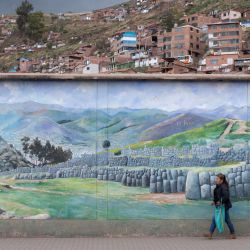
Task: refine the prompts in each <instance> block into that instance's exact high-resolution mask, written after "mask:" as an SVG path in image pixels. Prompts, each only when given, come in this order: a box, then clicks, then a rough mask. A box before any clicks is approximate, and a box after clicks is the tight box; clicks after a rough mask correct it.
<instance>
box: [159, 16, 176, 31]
mask: <svg viewBox="0 0 250 250" xmlns="http://www.w3.org/2000/svg"><path fill="white" fill-rule="evenodd" d="M161 25H162V26H163V27H164V28H165V29H166V31H167V32H170V31H171V30H172V28H173V27H174V25H175V18H174V16H173V13H172V12H170V11H169V12H167V13H166V14H165V15H164V16H163V17H162V19H161Z"/></svg>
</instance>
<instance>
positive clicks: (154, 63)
mask: <svg viewBox="0 0 250 250" xmlns="http://www.w3.org/2000/svg"><path fill="white" fill-rule="evenodd" d="M158 66H159V57H157V56H155V57H148V58H141V59H137V60H135V68H139V67H158Z"/></svg>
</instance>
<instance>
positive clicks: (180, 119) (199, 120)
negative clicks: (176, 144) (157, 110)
mask: <svg viewBox="0 0 250 250" xmlns="http://www.w3.org/2000/svg"><path fill="white" fill-rule="evenodd" d="M209 121H211V120H210V119H208V118H205V117H202V116H198V115H194V114H191V113H187V114H180V115H178V116H176V117H173V118H171V119H168V120H165V121H163V122H161V123H158V124H156V125H154V126H153V127H151V128H149V129H147V130H146V131H144V133H143V135H142V138H141V140H142V141H151V140H158V139H161V138H164V137H167V136H170V135H173V134H176V133H180V132H183V131H186V130H190V129H193V128H199V127H201V126H202V125H204V124H206V123H208V122H209Z"/></svg>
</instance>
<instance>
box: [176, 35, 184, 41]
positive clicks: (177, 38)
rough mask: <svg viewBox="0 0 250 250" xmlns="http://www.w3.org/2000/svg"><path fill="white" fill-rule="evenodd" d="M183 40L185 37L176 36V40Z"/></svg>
mask: <svg viewBox="0 0 250 250" xmlns="http://www.w3.org/2000/svg"><path fill="white" fill-rule="evenodd" d="M183 39H184V35H178V36H175V40H183Z"/></svg>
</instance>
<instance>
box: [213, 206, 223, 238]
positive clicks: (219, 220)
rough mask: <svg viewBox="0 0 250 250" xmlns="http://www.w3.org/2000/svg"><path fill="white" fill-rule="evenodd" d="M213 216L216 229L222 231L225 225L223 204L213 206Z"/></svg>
mask: <svg viewBox="0 0 250 250" xmlns="http://www.w3.org/2000/svg"><path fill="white" fill-rule="evenodd" d="M214 218H215V224H216V227H217V230H218V232H219V233H223V232H224V229H225V227H224V225H225V206H224V205H219V206H215V209H214Z"/></svg>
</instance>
